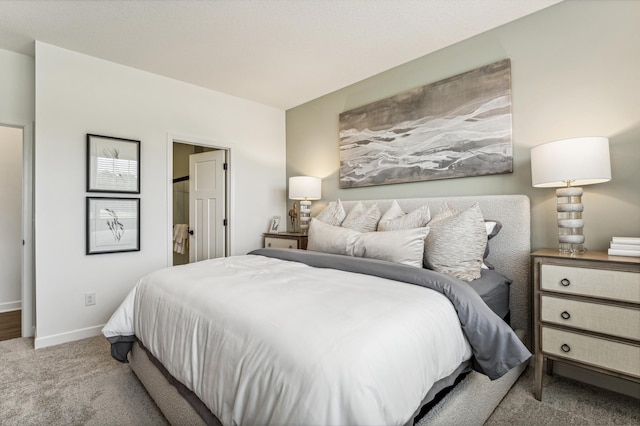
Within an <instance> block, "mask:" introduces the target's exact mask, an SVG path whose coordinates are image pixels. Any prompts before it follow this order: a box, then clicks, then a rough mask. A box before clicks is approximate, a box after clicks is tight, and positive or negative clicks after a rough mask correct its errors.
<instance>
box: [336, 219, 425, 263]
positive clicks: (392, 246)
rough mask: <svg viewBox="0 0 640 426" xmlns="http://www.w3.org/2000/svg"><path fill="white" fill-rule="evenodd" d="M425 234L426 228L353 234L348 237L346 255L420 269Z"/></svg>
mask: <svg viewBox="0 0 640 426" xmlns="http://www.w3.org/2000/svg"><path fill="white" fill-rule="evenodd" d="M427 234H429V228H428V227H423V228H415V229H402V230H398V231H386V232H366V233H362V234H355V235H352V236H349V237H348V241H347V254H349V256H356V257H367V258H370V259H379V260H386V261H389V262H395V263H402V264H404V265H409V266H416V267H418V268H422V261H423V260H422V259H423V255H424V240H425V238H426V237H427Z"/></svg>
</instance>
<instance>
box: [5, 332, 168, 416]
mask: <svg viewBox="0 0 640 426" xmlns="http://www.w3.org/2000/svg"><path fill="white" fill-rule="evenodd" d="M165 424H167V422H166V420H165V419H164V417H163V416H162V414H161V413H160V410H159V409H158V407H157V406H156V405H155V404H154V403H153V401H152V400H151V398H150V397H149V395H148V394H147V393H146V391H144V388H143V387H142V385H141V384H140V382H139V381H138V379H137V378H136V376H135V375H134V374H133V372H132V371H131V369H130V368H129V366H128V365H126V364H121V363H119V362H117V361H115V360H114V359H113V358H111V355H110V353H109V344H108V342H107V340H106V339H105V338H104V337H102V336H99V337H92V338H90V339H84V340H80V341H78V342H72V343H65V344H62V345H58V346H52V347H49V348H44V349H39V350H37V351H35V350H34V349H33V339H27V338H22V339H12V340H6V341H3V342H0V425H2V426H9V425H165Z"/></svg>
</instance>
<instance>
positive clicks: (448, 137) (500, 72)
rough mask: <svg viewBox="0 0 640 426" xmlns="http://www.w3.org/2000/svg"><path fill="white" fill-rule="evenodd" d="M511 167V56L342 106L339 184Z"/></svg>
mask: <svg viewBox="0 0 640 426" xmlns="http://www.w3.org/2000/svg"><path fill="white" fill-rule="evenodd" d="M511 172H513V146H512V139H511V61H510V60H509V59H505V60H502V61H500V62H496V63H494V64H491V65H487V66H484V67H481V68H478V69H475V70H472V71H468V72H465V73H463V74H459V75H456V76H454V77H450V78H447V79H445V80H441V81H438V82H436V83H432V84H428V85H426V86H422V87H419V88H416V89H413V90H410V91H407V92H404V93H400V94H398V95H395V96H392V97H389V98H386V99H382V100H380V101H377V102H374V103H371V104H368V105H365V106H362V107H359V108H356V109H352V110H350V111H346V112H343V113H342V114H340V188H353V187H361V186H372V185H384V184H391V183H402V182H414V181H425V180H435V179H449V178H458V177H467V176H480V175H490V174H498V173H511Z"/></svg>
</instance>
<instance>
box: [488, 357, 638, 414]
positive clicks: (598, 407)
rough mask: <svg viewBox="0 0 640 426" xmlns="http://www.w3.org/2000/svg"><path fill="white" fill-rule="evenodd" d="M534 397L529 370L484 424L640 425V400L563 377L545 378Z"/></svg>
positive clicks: (531, 371) (531, 370) (529, 369)
mask: <svg viewBox="0 0 640 426" xmlns="http://www.w3.org/2000/svg"><path fill="white" fill-rule="evenodd" d="M542 383H543V387H542V401H538V400H536V399H535V398H534V397H533V368H531V367H529V368H527V369H526V370H525V372H524V373H523V374H522V376H521V377H520V379H518V381H517V382H516V384H515V385H514V386H513V387H512V388H511V391H509V393H508V394H507V395H506V396H505V397H504V399H503V400H502V402H501V403H500V405H498V407H497V408H496V409H495V411H494V412H493V414H492V415H491V417H489V419H488V420H487V422H486V423H485V425H491V426H493V425H640V400H638V399H636V398H632V397H630V396H626V395H622V394H619V393H616V392H611V391H608V390H606V389H602V388H598V387H595V386H590V385H587V384H584V383H581V382H577V381H575V380H571V379H567V378H564V377H561V376H556V375H554V376H547V375H545V376H544V379H543V382H542Z"/></svg>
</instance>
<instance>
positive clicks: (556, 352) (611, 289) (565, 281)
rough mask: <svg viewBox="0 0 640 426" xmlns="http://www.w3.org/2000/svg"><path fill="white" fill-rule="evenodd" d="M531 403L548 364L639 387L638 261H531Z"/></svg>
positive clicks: (598, 257) (554, 253) (596, 256)
mask: <svg viewBox="0 0 640 426" xmlns="http://www.w3.org/2000/svg"><path fill="white" fill-rule="evenodd" d="M531 257H532V262H531V263H532V267H533V281H534V290H533V308H534V309H533V312H534V338H535V340H534V344H535V385H534V395H535V397H536V399H538V400H540V399H541V398H542V375H543V371H542V367H543V362H544V360H545V359H546V360H547V374H551V373H552V371H553V361H554V360H558V361H562V362H565V363H567V364H572V365H576V366H579V367H584V368H588V369H591V370H595V371H598V372H600V373H605V374H609V375H612V376H616V377H621V378H624V379H627V380H631V381H634V382H640V259H638V258H634V257H622V256H608V255H607V254H606V253H602V252H586V253H585V254H581V255H564V254H560V253H559V252H558V250H553V249H544V250H538V251H536V252H534V253H532V255H531Z"/></svg>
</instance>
